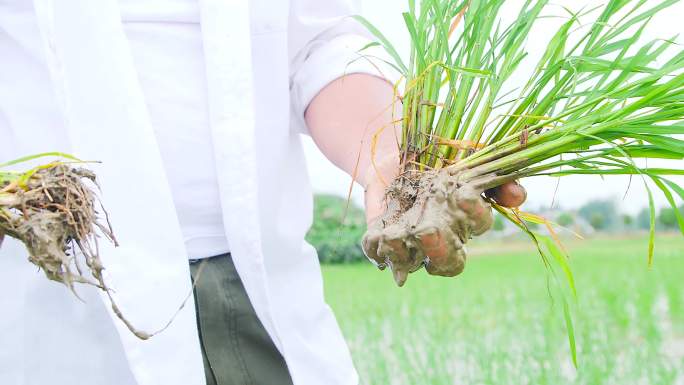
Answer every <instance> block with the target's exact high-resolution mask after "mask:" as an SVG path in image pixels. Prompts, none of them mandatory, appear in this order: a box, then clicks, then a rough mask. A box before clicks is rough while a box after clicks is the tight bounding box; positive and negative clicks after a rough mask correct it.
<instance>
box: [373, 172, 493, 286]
mask: <svg viewBox="0 0 684 385" xmlns="http://www.w3.org/2000/svg"><path fill="white" fill-rule="evenodd" d="M487 179H488V177H483V178H480V179H478V180H470V181H464V180H460V179H459V175H450V174H449V172H447V171H446V170H442V171H439V172H437V173H421V174H419V175H418V176H417V177H415V178H410V177H400V178H398V179H396V180H395V181H394V182H393V183H392V184H391V185H390V187H389V188H388V191H387V196H386V202H387V211H386V213H385V215H384V216H383V217H381V218H380V219H379V220H377V221H375V222H374V223H373V224H372V225H371V226H369V229H368V231H367V233H366V235H365V236H364V241H363V248H364V251H365V253H366V256H367V257H368V259H369V260H371V262H373V263H374V264H375V265H376V266H378V268H380V269H385V268H386V267H389V268H390V269H391V270H392V273H393V276H394V280H395V282H396V283H397V285H399V286H403V285H404V283H405V282H406V279H407V278H408V275H409V274H410V273H412V272H415V271H417V270H419V269H420V268H421V267H423V266H424V267H425V269H426V270H427V272H428V273H429V274H432V275H440V276H447V277H452V276H456V275H458V274H460V273H461V272H462V271H463V269H464V268H465V262H466V258H467V250H466V244H467V242H468V240H469V239H471V238H472V237H473V236H476V235H480V234H483V233H484V232H486V231H487V230H489V228H490V227H491V226H492V223H493V215H492V210H491V205H490V204H489V203H487V202H486V201H485V199H483V195H482V194H483V191H484V189H483V188H481V187H480V186H484V185H486V184H487Z"/></svg>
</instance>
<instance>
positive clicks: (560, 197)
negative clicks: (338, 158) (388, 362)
mask: <svg viewBox="0 0 684 385" xmlns="http://www.w3.org/2000/svg"><path fill="white" fill-rule="evenodd" d="M606 1H607V0H606ZM522 3H523V1H522V0H511V1H507V2H506V6H505V8H504V10H503V11H502V14H506V15H511V17H513V16H514V12H515V9H516V8H518V7H519V6H520V4H522ZM552 3H554V4H559V5H564V6H567V7H569V8H571V9H574V10H577V9H579V8H581V7H582V6H583V5H585V4H586V5H588V6H589V8H591V7H592V6H596V5H600V4H602V3H603V2H601V1H596V0H585V1H582V0H580V1H577V0H574V1H571V0H558V1H555V2H552ZM650 3H651V1H648V2H647V4H650ZM652 3H655V4H657V3H658V1H652ZM406 4H407V2H406V1H405V0H363V6H364V9H363V14H364V16H366V17H367V18H368V19H369V20H371V22H373V23H374V24H375V25H376V26H378V27H379V28H380V29H381V30H382V31H383V33H384V34H385V35H386V36H388V37H390V39H391V40H392V41H393V44H394V45H395V46H396V48H397V50H398V51H400V52H407V47H408V36H407V34H406V33H405V31H404V25H403V20H402V17H401V13H402V12H403V11H404V10H405V8H406ZM507 10H511V11H510V12H507ZM545 14H546V15H563V12H562V9H561V8H560V7H559V6H548V8H547V11H546V12H545ZM682 15H684V2H679V3H678V4H676V5H674V6H672V7H671V8H670V9H669V10H668V11H665V12H663V13H662V15H659V16H658V17H656V18H655V19H654V20H653V22H652V24H651V25H650V27H649V28H648V30H647V31H645V34H644V39H650V38H656V37H663V38H671V37H673V36H674V35H676V34H680V35H684V22H683V21H682ZM560 22H561V21H560V19H553V18H548V19H544V21H543V22H541V23H539V25H538V27H537V28H536V29H535V30H533V31H532V33H531V37H530V40H529V42H528V44H527V49H528V51H529V52H530V54H531V55H530V59H529V60H527V63H524V65H523V66H521V68H520V69H519V70H518V77H517V78H516V77H515V76H514V77H513V79H512V81H513V82H519V83H522V81H523V80H525V79H524V77H523V75H524V74H525V73H527V71H525V68H529V67H530V66H532V65H533V64H534V63H535V62H536V60H535V57H537V58H538V56H535V55H534V53H537V55H541V53H542V52H543V50H544V49H545V47H546V43H547V42H548V39H549V38H550V36H551V35H552V34H553V33H554V32H555V26H557V25H558V23H560ZM683 40H684V39H683V38H681V37H680V39H679V41H680V42H681V41H683ZM525 65H526V66H527V67H525ZM305 149H306V153H307V159H308V163H309V173H310V176H311V182H312V184H313V187H314V191H315V192H319V193H332V194H336V195H340V196H346V195H347V192H348V190H349V186H350V183H351V179H350V178H349V177H348V176H347V175H346V174H345V173H344V172H342V171H339V170H338V169H337V168H335V166H333V165H332V164H331V163H330V162H328V161H327V160H326V159H325V157H324V156H323V155H322V154H321V153H320V152H319V151H318V150H317V148H316V146H315V145H314V144H313V142H312V141H311V140H310V139H308V138H307V139H305ZM649 166H664V167H671V168H684V161H672V162H663V161H661V162H656V161H650V163H649ZM673 179H675V180H676V181H677V182H679V183H680V185H683V186H684V178H673ZM557 182H558V180H557V179H555V178H549V177H537V178H528V179H525V180H524V181H523V184H524V185H525V187H527V190H528V194H529V196H528V203H527V204H526V206H525V207H526V208H527V209H528V210H531V211H533V210H534V209H536V208H538V207H539V206H541V205H543V206H548V205H550V204H551V202H552V198H553V196H554V191H555V190H556V185H557ZM628 185H629V179H628V177H619V176H617V177H613V176H611V177H606V178H605V180H603V179H601V177H599V176H571V177H564V178H562V179H561V180H560V184H559V185H558V193H557V194H556V199H555V201H556V203H557V204H558V203H560V204H561V205H562V207H564V208H576V207H579V206H581V205H582V204H583V203H584V202H586V201H588V200H591V199H596V198H613V199H615V200H616V201H619V202H620V206H621V207H622V209H623V210H624V211H626V212H630V213H636V212H638V211H639V210H640V209H641V208H642V207H645V206H646V205H648V195H647V193H646V190H645V189H644V186H643V183H642V182H641V181H640V180H638V179H637V178H635V179H634V180H633V181H632V185H631V188H630V189H629V192H628V194H627V196H626V198H625V199H624V200H623V196H624V194H625V191H626V190H627V186H628ZM654 194H655V195H656V197H655V198H656V202H657V204H658V205H659V206H663V205H666V204H667V202H666V201H665V199H664V198H663V197H662V194H660V193H659V192H657V191H655V190H654ZM353 198H354V200H355V201H356V202H357V203H359V204H361V202H363V199H362V191H361V188H360V187H358V186H355V188H354V193H353Z"/></svg>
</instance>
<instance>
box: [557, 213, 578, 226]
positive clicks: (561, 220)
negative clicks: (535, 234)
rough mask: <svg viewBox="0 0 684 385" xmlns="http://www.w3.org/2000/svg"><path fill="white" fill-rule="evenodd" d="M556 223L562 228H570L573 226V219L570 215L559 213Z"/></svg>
mask: <svg viewBox="0 0 684 385" xmlns="http://www.w3.org/2000/svg"><path fill="white" fill-rule="evenodd" d="M556 222H558V224H559V225H561V226H563V227H570V226H572V225H573V224H575V218H574V217H573V216H572V214H570V213H561V214H560V215H559V216H558V218H557V219H556Z"/></svg>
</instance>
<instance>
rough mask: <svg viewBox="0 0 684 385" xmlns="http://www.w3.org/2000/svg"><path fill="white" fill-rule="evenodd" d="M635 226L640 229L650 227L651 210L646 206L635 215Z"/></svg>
mask: <svg viewBox="0 0 684 385" xmlns="http://www.w3.org/2000/svg"><path fill="white" fill-rule="evenodd" d="M636 222H637V227H638V228H640V229H642V230H648V229H650V228H651V212H650V210H649V209H648V208H643V209H641V211H639V214H638V215H637V220H636Z"/></svg>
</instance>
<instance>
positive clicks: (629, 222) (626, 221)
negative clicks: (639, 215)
mask: <svg viewBox="0 0 684 385" xmlns="http://www.w3.org/2000/svg"><path fill="white" fill-rule="evenodd" d="M622 224H623V225H625V227H632V226H633V225H634V218H633V217H632V216H631V215H629V214H624V215H623V216H622Z"/></svg>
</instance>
